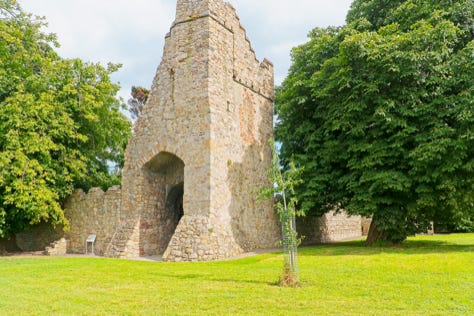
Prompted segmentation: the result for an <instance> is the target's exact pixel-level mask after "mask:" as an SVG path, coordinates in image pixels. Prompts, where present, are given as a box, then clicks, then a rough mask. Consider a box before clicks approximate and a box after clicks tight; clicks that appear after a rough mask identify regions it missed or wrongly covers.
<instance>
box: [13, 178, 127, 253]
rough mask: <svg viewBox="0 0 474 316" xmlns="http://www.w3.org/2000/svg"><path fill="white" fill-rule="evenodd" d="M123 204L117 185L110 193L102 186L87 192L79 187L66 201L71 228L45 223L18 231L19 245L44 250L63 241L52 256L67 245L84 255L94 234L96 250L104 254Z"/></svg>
mask: <svg viewBox="0 0 474 316" xmlns="http://www.w3.org/2000/svg"><path fill="white" fill-rule="evenodd" d="M120 204H121V189H120V187H118V186H115V187H112V188H110V189H109V190H108V191H107V192H104V191H102V189H100V188H92V189H91V190H90V191H89V193H87V194H86V193H84V191H82V190H76V191H74V193H73V194H72V195H71V196H70V197H69V198H68V200H67V201H66V203H65V216H66V218H67V219H68V220H69V223H70V227H71V228H70V230H69V231H66V232H65V231H63V229H62V227H58V228H56V229H53V228H52V227H51V226H50V225H48V224H47V223H43V224H40V225H37V226H35V227H33V228H31V229H29V230H28V231H26V232H23V233H18V234H16V236H15V237H16V244H17V246H18V248H19V249H20V250H21V251H43V250H45V249H46V248H47V247H51V246H52V245H53V244H56V245H59V244H60V247H59V248H58V249H60V250H59V252H58V251H56V250H55V249H56V248H55V247H52V249H53V250H51V251H52V252H51V254H53V255H58V254H60V253H63V252H64V249H63V248H64V247H65V245H66V244H67V252H68V253H78V254H83V253H85V251H86V249H85V246H86V244H85V243H86V239H87V236H89V235H91V234H95V235H96V236H97V238H96V241H95V244H94V252H95V254H97V255H104V253H105V252H106V249H107V248H108V247H110V241H111V239H112V237H113V236H114V234H115V233H116V227H117V223H118V220H119V213H120ZM62 238H64V240H62ZM66 240H67V243H66V242H65V241H66ZM90 251H91V248H90V245H89V252H90Z"/></svg>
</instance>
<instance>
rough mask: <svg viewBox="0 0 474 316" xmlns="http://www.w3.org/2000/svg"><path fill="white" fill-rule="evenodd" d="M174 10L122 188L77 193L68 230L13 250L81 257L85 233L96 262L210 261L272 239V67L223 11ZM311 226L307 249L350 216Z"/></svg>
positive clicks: (209, 4) (202, 6)
mask: <svg viewBox="0 0 474 316" xmlns="http://www.w3.org/2000/svg"><path fill="white" fill-rule="evenodd" d="M176 8H177V9H176V19H175V21H174V23H173V24H172V26H171V30H170V32H169V34H167V35H166V41H165V47H164V52H163V58H162V61H161V64H160V65H159V67H158V70H157V73H156V76H155V78H154V81H153V85H152V89H151V93H150V97H149V99H148V102H147V103H146V105H145V107H144V110H143V113H142V115H141V117H140V118H139V119H138V121H137V123H136V125H135V129H134V134H133V137H132V138H131V140H130V141H129V144H128V146H127V150H126V154H125V166H124V168H123V180H122V187H121V188H120V187H114V188H111V189H109V190H108V191H107V192H105V193H104V192H103V191H102V190H100V189H91V190H90V192H89V193H88V194H85V193H84V192H82V191H76V192H75V193H74V194H73V195H72V196H71V197H70V198H69V200H68V201H67V203H66V205H65V209H66V217H67V218H68V219H69V221H70V225H71V230H70V231H68V232H66V233H60V232H58V231H56V232H53V233H52V232H51V231H50V229H48V228H47V227H39V228H37V229H36V230H34V231H32V232H29V233H24V234H18V235H17V236H16V239H17V244H18V245H19V246H20V248H22V249H24V250H25V249H34V248H41V247H42V248H44V246H45V245H44V243H45V242H47V241H51V240H58V239H59V240H60V242H56V243H55V244H54V245H53V248H54V247H57V248H60V249H66V248H67V251H68V252H72V253H84V252H85V250H86V247H87V244H86V239H87V237H88V235H90V234H94V235H96V240H95V245H94V246H95V253H96V254H98V255H102V256H109V257H140V256H155V255H162V256H163V260H166V261H209V260H218V259H224V258H229V257H232V256H235V255H238V254H241V253H243V252H246V251H251V250H255V249H261V248H272V247H274V246H275V244H276V242H277V241H278V240H279V239H280V237H281V233H280V229H279V225H278V221H277V218H276V214H275V213H274V211H273V205H272V202H271V201H262V202H257V201H256V195H257V194H256V191H257V190H258V189H259V188H261V187H262V186H268V185H269V183H268V180H267V179H266V176H265V171H266V170H267V169H268V168H269V167H270V165H271V161H272V159H271V150H270V147H269V145H268V140H269V139H270V138H271V137H272V136H273V98H274V95H273V93H274V82H273V65H272V64H271V63H270V62H269V61H268V60H266V59H265V60H264V61H263V62H259V61H258V60H257V58H256V56H255V53H254V51H253V49H252V47H251V44H250V41H249V40H248V38H247V36H246V32H245V29H244V28H243V27H242V26H241V24H240V22H239V18H238V17H237V14H236V12H235V9H234V8H233V7H232V6H231V5H230V4H229V3H225V2H224V1H222V0H178V2H177V7H176ZM336 217H337V216H336ZM336 217H335V216H332V218H336ZM327 218H328V219H329V222H331V216H329V217H327ZM318 221H319V222H314V221H312V220H309V221H306V222H307V223H306V225H305V227H306V228H305V229H304V232H305V234H306V235H307V236H308V237H309V239H307V240H306V241H317V240H318V238H319V240H320V241H332V239H331V237H328V238H326V237H327V236H329V235H331V234H332V236H335V238H343V237H349V236H350V237H353V235H360V225H361V224H360V218H355V219H352V221H349V222H347V221H344V220H343V219H342V220H341V217H340V216H339V217H337V220H336V221H334V220H333V221H332V222H334V223H335V224H334V225H332V226H331V224H328V220H325V219H322V220H321V219H320V220H318ZM308 223H309V225H308ZM348 223H349V224H348ZM322 224H324V225H325V226H324V225H322ZM322 226H324V227H326V228H324V229H321V227H322ZM338 234H339V235H340V236H339V235H338ZM32 236H34V237H32ZM324 236H326V237H324ZM61 237H64V238H63V239H60V238H61ZM333 239H334V238H333ZM66 240H67V242H66ZM334 240H335V239H334ZM61 241H62V242H61ZM65 243H67V245H66V246H65V245H64V244H65ZM49 249H50V251H51V253H53V254H54V249H52V250H51V248H49Z"/></svg>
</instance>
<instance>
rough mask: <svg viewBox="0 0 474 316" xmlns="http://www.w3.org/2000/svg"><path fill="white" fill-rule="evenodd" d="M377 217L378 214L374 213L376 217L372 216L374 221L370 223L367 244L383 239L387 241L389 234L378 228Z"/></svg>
mask: <svg viewBox="0 0 474 316" xmlns="http://www.w3.org/2000/svg"><path fill="white" fill-rule="evenodd" d="M375 219H376V216H375V215H374V217H373V218H372V222H371V223H370V228H369V233H368V235H367V239H366V240H365V245H366V246H371V245H373V244H374V243H376V242H379V241H382V242H386V241H387V234H386V233H385V232H382V231H380V230H379V229H378V227H377V224H376V221H375Z"/></svg>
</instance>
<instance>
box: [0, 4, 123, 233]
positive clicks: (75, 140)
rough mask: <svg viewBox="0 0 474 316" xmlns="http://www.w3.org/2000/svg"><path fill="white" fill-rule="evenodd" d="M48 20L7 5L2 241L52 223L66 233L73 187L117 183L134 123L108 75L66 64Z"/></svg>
mask: <svg viewBox="0 0 474 316" xmlns="http://www.w3.org/2000/svg"><path fill="white" fill-rule="evenodd" d="M44 25H45V22H44V20H43V19H41V18H38V17H34V16H32V15H30V14H26V13H24V12H23V11H22V10H21V8H20V7H19V5H18V4H17V2H16V1H14V0H0V238H1V237H9V236H11V235H12V234H14V233H16V232H19V231H22V230H24V229H26V228H28V227H29V226H31V225H34V224H37V223H40V222H48V223H50V224H52V225H53V226H56V225H58V224H61V225H64V226H66V227H67V225H68V223H67V220H66V219H65V217H64V213H63V210H62V208H61V203H62V201H63V200H64V199H65V198H66V197H67V196H68V195H69V194H70V193H71V192H72V190H73V188H74V187H81V188H84V189H88V188H90V187H91V186H96V185H100V186H103V187H106V186H109V185H112V184H115V183H117V179H118V177H117V175H114V173H113V172H110V170H109V169H110V166H111V165H114V164H117V165H120V164H121V163H122V161H123V150H124V147H125V144H126V141H127V139H128V136H129V135H130V122H129V121H128V120H127V119H126V117H125V116H124V115H123V114H122V113H121V109H122V108H123V107H124V105H123V104H121V103H120V102H119V101H118V100H117V98H116V97H115V95H116V92H117V91H118V89H119V87H118V86H117V85H116V84H114V83H112V82H111V81H110V74H111V73H112V72H113V71H115V70H116V69H117V66H115V65H112V64H111V65H109V66H108V67H107V68H104V67H103V66H101V65H99V64H89V63H84V62H82V61H81V60H78V59H72V60H69V59H63V58H61V57H59V56H58V54H57V53H56V52H55V50H54V49H55V47H56V46H57V43H56V39H55V37H54V35H48V34H45V33H44V32H42V30H41V28H42V27H43V26H44Z"/></svg>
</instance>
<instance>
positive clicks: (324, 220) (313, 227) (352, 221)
mask: <svg viewBox="0 0 474 316" xmlns="http://www.w3.org/2000/svg"><path fill="white" fill-rule="evenodd" d="M296 227H297V230H298V233H299V235H300V236H303V238H304V239H303V244H306V245H308V244H319V243H330V242H336V241H342V240H350V239H356V238H362V219H361V217H360V216H349V215H347V213H345V212H344V211H341V212H334V211H332V212H328V213H326V214H324V215H323V216H321V217H312V216H308V217H304V218H299V219H298V222H297V224H296Z"/></svg>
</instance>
